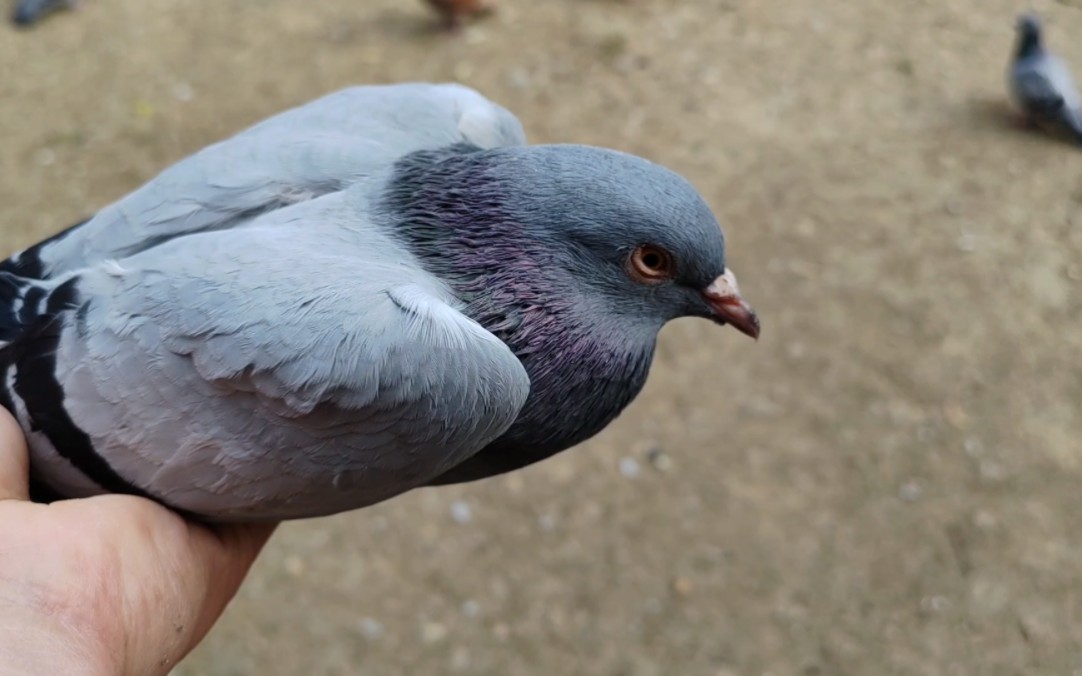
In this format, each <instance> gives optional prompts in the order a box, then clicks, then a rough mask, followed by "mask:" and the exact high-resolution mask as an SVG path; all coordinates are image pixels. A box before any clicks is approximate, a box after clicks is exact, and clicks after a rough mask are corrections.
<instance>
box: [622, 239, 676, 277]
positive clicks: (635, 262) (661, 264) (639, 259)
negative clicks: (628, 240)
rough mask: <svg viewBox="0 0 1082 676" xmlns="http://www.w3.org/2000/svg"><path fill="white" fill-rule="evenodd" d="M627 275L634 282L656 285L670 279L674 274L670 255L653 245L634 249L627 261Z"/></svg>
mask: <svg viewBox="0 0 1082 676" xmlns="http://www.w3.org/2000/svg"><path fill="white" fill-rule="evenodd" d="M627 271H628V274H629V275H630V276H631V278H632V279H634V280H635V281H636V282H639V283H642V284H657V283H659V282H664V281H665V280H667V279H672V276H673V274H674V273H675V272H676V265H675V263H674V262H673V258H672V254H670V253H669V252H668V251H666V250H665V249H662V248H661V247H659V246H655V245H653V244H643V245H641V246H637V247H635V250H634V251H632V252H631V255H630V256H628V259H627Z"/></svg>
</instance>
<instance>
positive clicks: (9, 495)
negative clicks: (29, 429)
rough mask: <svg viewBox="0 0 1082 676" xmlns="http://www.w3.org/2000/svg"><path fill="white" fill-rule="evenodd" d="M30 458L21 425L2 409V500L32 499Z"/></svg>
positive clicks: (0, 440) (0, 492)
mask: <svg viewBox="0 0 1082 676" xmlns="http://www.w3.org/2000/svg"><path fill="white" fill-rule="evenodd" d="M29 484H30V456H29V454H28V453H27V451H26V437H25V436H23V431H22V429H20V428H19V423H17V422H15V418H13V417H11V414H10V413H8V412H7V411H6V410H5V409H3V408H2V407H0V500H29V499H30V486H29Z"/></svg>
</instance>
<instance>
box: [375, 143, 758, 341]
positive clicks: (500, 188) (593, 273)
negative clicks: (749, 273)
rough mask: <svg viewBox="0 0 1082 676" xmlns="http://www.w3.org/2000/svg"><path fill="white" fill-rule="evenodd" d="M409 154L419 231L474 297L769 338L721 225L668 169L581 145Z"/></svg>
mask: <svg viewBox="0 0 1082 676" xmlns="http://www.w3.org/2000/svg"><path fill="white" fill-rule="evenodd" d="M411 161H412V162H415V163H416V164H415V165H414V166H413V167H406V168H405V169H404V171H402V167H401V166H400V171H402V173H401V174H400V179H399V189H398V191H397V192H398V195H397V199H398V201H399V203H400V208H402V207H404V211H406V212H410V214H411V215H410V217H408V218H406V219H404V221H403V222H404V224H405V225H404V227H405V230H406V232H407V235H408V238H409V240H410V242H411V244H412V245H413V248H414V251H415V253H419V254H420V255H421V257H422V258H423V259H425V260H426V261H427V262H428V264H429V267H430V268H435V270H434V271H435V272H437V274H439V275H440V276H441V277H443V278H445V279H447V280H448V281H449V282H451V284H452V286H455V287H456V288H457V290H459V291H460V295H462V296H463V297H464V299H465V300H467V301H469V300H474V299H477V298H478V296H482V297H484V299H488V300H489V301H511V302H512V303H513V304H515V305H519V306H524V305H535V304H538V303H539V302H540V304H541V305H549V306H550V309H552V310H553V311H554V312H558V313H561V314H565V313H566V312H568V311H571V312H574V311H578V312H581V313H588V314H590V315H591V316H593V317H594V318H595V319H596V320H598V321H600V322H602V323H603V324H609V325H611V326H612V327H614V328H617V327H618V328H619V330H621V331H641V332H643V333H646V334H649V335H652V334H656V332H657V331H658V329H660V328H661V326H662V325H663V324H664V323H665V322H667V321H669V320H671V319H675V318H678V317H684V316H697V317H704V318H708V319H711V320H713V321H715V322H718V323H722V324H731V325H732V326H733V327H734V328H737V329H738V330H740V331H741V332H743V333H745V334H747V335H750V336H752V337H758V333H759V323H758V319H757V317H756V315H755V313H754V312H753V311H752V310H751V308H750V307H749V306H748V304H747V303H746V302H745V301H744V300H743V298H742V297H741V296H740V292H739V289H738V287H737V283H736V278H735V276H734V275H733V273H732V272H731V271H729V270H728V269H727V268H726V258H725V237H724V234H723V233H722V230H721V227H720V225H719V224H718V222H717V220H716V219H715V217H714V215H713V213H712V212H711V211H710V208H709V207H708V206H707V205H706V203H705V202H704V201H703V199H702V197H700V195H699V193H698V192H697V191H696V190H695V188H693V187H692V186H691V184H689V183H688V182H687V181H686V180H684V179H683V178H681V177H680V176H678V175H677V174H675V173H673V172H671V171H669V170H668V169H665V168H664V167H661V166H659V165H657V164H654V163H652V162H649V161H647V160H644V159H642V158H639V157H635V156H633V155H628V154H625V153H620V152H617V151H613V150H606V149H601V148H594V147H589V146H576V145H550V146H528V147H516V148H498V149H491V150H485V151H480V150H475V149H472V148H468V147H467V148H458V149H454V150H451V151H443V155H442V156H440V154H439V153H418V156H417V157H413V158H412V159H410V158H407V160H404V161H403V164H409V163H410V162H411ZM410 169H414V170H415V171H417V173H416V175H413V176H411V177H409V178H406V176H405V175H406V174H410V173H412V172H411V171H410ZM403 187H404V188H405V190H404V191H403V190H402V188H403ZM404 192H407V193H409V194H408V195H404V194H403V193H404ZM403 197H405V199H402V198H403ZM505 294H510V297H509V296H508V295H505ZM543 295H548V296H549V297H550V298H549V300H547V302H541V301H543V300H545V299H544V298H541V297H539V296H543ZM515 296H517V297H515ZM482 300H483V299H482ZM482 323H485V322H482ZM489 328H490V330H492V329H495V330H496V332H497V333H498V332H499V330H500V327H492V326H489Z"/></svg>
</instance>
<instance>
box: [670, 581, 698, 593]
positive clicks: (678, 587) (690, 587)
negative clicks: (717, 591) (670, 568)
mask: <svg viewBox="0 0 1082 676" xmlns="http://www.w3.org/2000/svg"><path fill="white" fill-rule="evenodd" d="M672 590H673V591H674V592H676V594H677V596H691V592H693V591H695V583H694V582H692V581H691V580H690V579H688V578H686V577H678V578H676V579H675V580H673V582H672Z"/></svg>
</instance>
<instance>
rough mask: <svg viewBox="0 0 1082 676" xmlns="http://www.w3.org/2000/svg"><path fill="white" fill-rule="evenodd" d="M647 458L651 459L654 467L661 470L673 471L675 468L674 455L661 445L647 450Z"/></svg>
mask: <svg viewBox="0 0 1082 676" xmlns="http://www.w3.org/2000/svg"><path fill="white" fill-rule="evenodd" d="M646 459H647V460H649V461H650V464H651V465H653V467H654V469H656V470H657V471H659V472H671V471H672V468H673V462H672V457H671V456H670V455H669V454H668V453H666V452H665V451H663V450H662V449H661V448H660V447H659V446H654V447H652V448H651V449H650V450H648V451H647V452H646Z"/></svg>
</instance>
